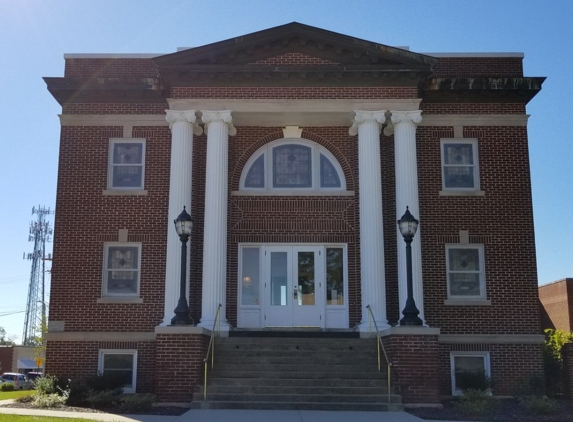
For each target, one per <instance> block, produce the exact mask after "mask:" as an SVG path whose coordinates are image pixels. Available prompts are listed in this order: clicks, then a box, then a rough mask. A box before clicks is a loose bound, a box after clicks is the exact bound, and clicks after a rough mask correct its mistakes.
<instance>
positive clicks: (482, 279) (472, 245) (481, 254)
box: [446, 243, 487, 302]
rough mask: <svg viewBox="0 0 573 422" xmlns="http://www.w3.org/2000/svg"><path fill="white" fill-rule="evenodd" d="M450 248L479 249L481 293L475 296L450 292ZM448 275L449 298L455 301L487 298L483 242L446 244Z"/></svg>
mask: <svg viewBox="0 0 573 422" xmlns="http://www.w3.org/2000/svg"><path fill="white" fill-rule="evenodd" d="M450 249H477V250H478V253H479V265H480V271H479V289H480V294H479V295H475V296H460V295H452V294H451V293H450V290H451V289H450V254H449V251H450ZM446 277H447V288H448V299H450V300H455V301H468V302H475V301H482V300H486V299H487V295H486V291H485V258H484V247H483V245H482V244H476V243H470V244H461V243H450V244H447V245H446Z"/></svg>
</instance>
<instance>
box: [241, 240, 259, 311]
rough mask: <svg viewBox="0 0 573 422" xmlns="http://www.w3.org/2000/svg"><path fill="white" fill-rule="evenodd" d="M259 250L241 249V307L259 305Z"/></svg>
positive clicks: (255, 248)
mask: <svg viewBox="0 0 573 422" xmlns="http://www.w3.org/2000/svg"><path fill="white" fill-rule="evenodd" d="M259 250H260V248H257V247H253V248H243V259H242V277H241V282H242V286H241V305H246V306H249V305H251V306H255V305H256V306H258V305H259V271H260V270H259V269H260V264H259V260H260V253H259Z"/></svg>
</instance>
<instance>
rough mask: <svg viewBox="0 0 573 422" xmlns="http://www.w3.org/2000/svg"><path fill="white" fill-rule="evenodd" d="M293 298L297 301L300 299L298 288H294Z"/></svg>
mask: <svg viewBox="0 0 573 422" xmlns="http://www.w3.org/2000/svg"><path fill="white" fill-rule="evenodd" d="M293 297H294V298H295V299H297V298H298V286H294V295H293Z"/></svg>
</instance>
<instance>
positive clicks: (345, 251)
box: [237, 242, 349, 310]
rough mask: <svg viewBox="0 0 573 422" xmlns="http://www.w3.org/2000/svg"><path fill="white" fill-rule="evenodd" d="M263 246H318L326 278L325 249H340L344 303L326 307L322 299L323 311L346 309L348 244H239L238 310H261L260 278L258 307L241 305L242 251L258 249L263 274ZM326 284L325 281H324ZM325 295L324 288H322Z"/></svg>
mask: <svg viewBox="0 0 573 422" xmlns="http://www.w3.org/2000/svg"><path fill="white" fill-rule="evenodd" d="M265 246H320V247H322V255H323V256H324V265H325V268H324V275H325V278H326V249H327V248H340V249H342V259H343V260H342V265H343V266H344V296H343V297H344V303H343V304H342V305H328V304H327V303H326V296H325V297H324V304H325V309H335V310H336V309H340V310H345V309H348V301H349V298H348V296H349V287H348V244H346V243H296V242H295V243H240V244H239V256H238V259H239V265H238V271H237V286H238V289H237V306H238V307H239V308H240V309H261V299H262V297H261V294H263V291H264V288H263V284H264V280H263V277H262V276H261V277H260V279H259V284H260V285H259V304H258V305H243V304H242V298H243V280H242V275H243V249H245V248H259V274H261V275H262V274H263V260H264V258H263V253H264V248H265ZM324 282H325V283H326V280H325V281H324ZM324 292H325V293H326V286H325V288H324Z"/></svg>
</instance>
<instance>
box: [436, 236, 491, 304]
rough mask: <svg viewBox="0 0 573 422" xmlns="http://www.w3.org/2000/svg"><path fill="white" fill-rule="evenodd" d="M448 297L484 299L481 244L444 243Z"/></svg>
mask: <svg viewBox="0 0 573 422" xmlns="http://www.w3.org/2000/svg"><path fill="white" fill-rule="evenodd" d="M446 265H447V273H448V298H450V299H462V300H475V299H478V300H479V299H485V298H486V294H485V275H484V257H483V245H460V244H452V245H446Z"/></svg>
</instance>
